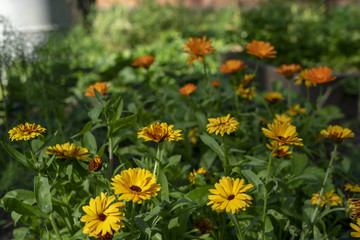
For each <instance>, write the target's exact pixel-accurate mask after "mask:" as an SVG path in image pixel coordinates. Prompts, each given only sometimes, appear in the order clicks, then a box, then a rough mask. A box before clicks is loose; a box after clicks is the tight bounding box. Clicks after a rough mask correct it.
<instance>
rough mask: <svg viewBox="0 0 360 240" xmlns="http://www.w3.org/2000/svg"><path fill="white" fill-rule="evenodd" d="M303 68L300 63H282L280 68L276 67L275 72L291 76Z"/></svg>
mask: <svg viewBox="0 0 360 240" xmlns="http://www.w3.org/2000/svg"><path fill="white" fill-rule="evenodd" d="M300 70H301V66H300V65H299V64H290V65H286V64H282V65H280V68H279V69H276V70H275V72H276V73H279V74H281V75H283V76H285V77H291V76H292V75H294V74H295V73H297V72H298V71H300Z"/></svg>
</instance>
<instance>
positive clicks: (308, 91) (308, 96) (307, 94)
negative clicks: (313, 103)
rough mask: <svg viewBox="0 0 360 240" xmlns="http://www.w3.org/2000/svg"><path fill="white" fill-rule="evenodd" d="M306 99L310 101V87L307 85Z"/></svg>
mask: <svg viewBox="0 0 360 240" xmlns="http://www.w3.org/2000/svg"><path fill="white" fill-rule="evenodd" d="M306 100H307V102H308V103H310V87H306Z"/></svg>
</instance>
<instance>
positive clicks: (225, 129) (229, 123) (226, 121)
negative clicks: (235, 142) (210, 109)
mask: <svg viewBox="0 0 360 240" xmlns="http://www.w3.org/2000/svg"><path fill="white" fill-rule="evenodd" d="M208 121H209V123H208V124H207V125H206V130H207V132H208V133H209V134H211V133H213V132H215V134H216V135H218V134H219V133H220V135H221V136H224V134H225V133H226V134H230V133H232V132H235V131H236V130H237V129H238V128H239V122H238V121H236V119H235V118H234V117H230V114H228V115H226V116H225V117H218V118H208Z"/></svg>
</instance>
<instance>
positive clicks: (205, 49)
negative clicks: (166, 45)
mask: <svg viewBox="0 0 360 240" xmlns="http://www.w3.org/2000/svg"><path fill="white" fill-rule="evenodd" d="M184 44H185V46H184V47H183V49H184V53H188V54H190V57H189V58H188V59H187V60H186V62H190V63H189V64H190V66H191V65H192V64H193V63H194V61H195V60H196V59H197V60H199V61H200V62H203V60H204V59H203V56H205V55H208V54H210V53H213V52H215V48H214V47H212V46H211V41H210V40H209V41H206V35H204V36H203V37H202V38H198V37H195V39H194V38H189V42H184Z"/></svg>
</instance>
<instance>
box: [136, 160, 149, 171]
mask: <svg viewBox="0 0 360 240" xmlns="http://www.w3.org/2000/svg"><path fill="white" fill-rule="evenodd" d="M133 160H134V162H135V163H136V165H138V167H139V168H143V169H148V167H147V166H146V164H145V163H144V162H143V161H141V160H139V159H136V158H133Z"/></svg>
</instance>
